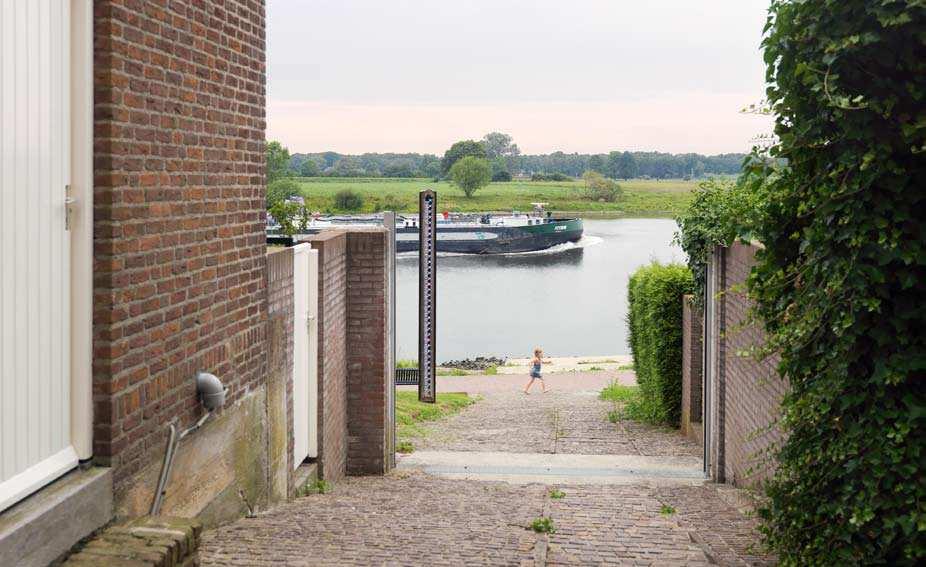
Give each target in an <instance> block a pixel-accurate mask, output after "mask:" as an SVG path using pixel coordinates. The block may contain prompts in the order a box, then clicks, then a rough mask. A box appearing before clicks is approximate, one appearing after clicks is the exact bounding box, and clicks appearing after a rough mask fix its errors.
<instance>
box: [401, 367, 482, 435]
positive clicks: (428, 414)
mask: <svg viewBox="0 0 926 567" xmlns="http://www.w3.org/2000/svg"><path fill="white" fill-rule="evenodd" d="M417 365H418V364H417V362H416V363H415V366H417ZM474 403H476V398H471V397H469V396H468V395H467V394H463V393H444V392H439V393H438V394H437V403H434V404H430V403H424V402H420V401H418V392H408V391H397V392H396V395H395V420H396V425H397V433H398V436H399V439H400V440H403V439H407V438H409V437H423V436H425V435H427V430H426V429H424V428H423V427H422V426H421V424H422V423H424V422H427V421H435V420H438V419H442V418H444V417H447V416H449V415H452V414H454V413H457V412H458V411H460V410H461V409H463V408H465V407H466V406H468V405H471V404H474Z"/></svg>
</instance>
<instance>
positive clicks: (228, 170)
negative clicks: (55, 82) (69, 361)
mask: <svg viewBox="0 0 926 567" xmlns="http://www.w3.org/2000/svg"><path fill="white" fill-rule="evenodd" d="M264 26H265V21H264V2H263V1H262V0H226V1H219V0H200V1H198V2H165V1H158V2H154V1H152V2H142V1H140V0H97V1H96V2H95V3H94V127H95V133H94V148H93V150H94V169H95V178H94V321H93V323H94V336H93V346H94V368H93V375H94V378H93V380H94V384H93V393H94V415H95V418H94V419H95V426H94V454H95V458H96V459H97V460H98V461H99V462H100V463H102V464H109V465H111V466H112V467H114V479H115V485H116V491H117V495H118V494H119V492H120V491H121V490H122V489H123V488H125V487H127V486H129V485H130V484H131V481H132V477H133V475H134V474H135V473H137V472H139V471H140V470H141V469H142V468H143V467H145V466H146V465H149V464H151V463H153V462H156V461H157V460H158V458H159V457H160V455H161V454H163V446H164V440H165V432H166V427H165V426H166V424H167V422H168V421H169V420H170V419H171V418H173V417H178V418H180V421H181V424H182V425H187V424H190V423H191V422H193V421H194V420H195V419H196V418H197V417H198V415H199V414H200V411H201V410H200V408H199V406H198V403H197V398H196V395H195V386H194V383H193V375H194V373H195V372H196V371H198V370H206V371H209V372H212V373H214V374H216V375H218V376H219V377H221V378H222V380H223V381H224V382H225V384H226V385H227V386H228V387H229V389H230V392H229V399H228V403H227V405H226V407H227V408H228V407H230V406H234V405H236V403H238V402H239V401H240V400H242V399H243V398H246V397H248V396H249V395H250V394H251V393H252V392H254V391H256V390H257V389H258V388H259V387H260V386H261V385H262V384H263V381H264V379H265V374H264V373H263V366H264V364H265V361H266V355H265V343H266V317H267V307H266V306H267V298H266V285H267V284H266V273H265V268H266V260H265V248H266V247H265V239H264V222H263V217H264V213H263V209H264V194H263V183H264V166H263V161H264V157H263V150H264V142H263V140H264V130H265V118H264V106H265V102H264V96H265V55H264V50H265V32H264ZM226 411H228V410H226Z"/></svg>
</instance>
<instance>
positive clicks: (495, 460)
mask: <svg viewBox="0 0 926 567" xmlns="http://www.w3.org/2000/svg"><path fill="white" fill-rule="evenodd" d="M397 468H398V469H399V470H403V469H404V470H419V471H423V472H424V473H426V474H430V475H434V476H439V477H444V478H458V479H468V480H492V481H502V482H508V483H510V484H530V483H541V484H574V485H575V484H645V485H652V486H665V485H679V484H683V485H698V484H704V483H705V482H707V479H706V478H705V476H704V471H703V469H702V461H701V459H700V458H698V457H646V456H641V455H572V454H564V453H559V454H551V453H501V452H463V451H418V452H415V453H412V454H409V455H402V456H400V458H399V461H398V464H397Z"/></svg>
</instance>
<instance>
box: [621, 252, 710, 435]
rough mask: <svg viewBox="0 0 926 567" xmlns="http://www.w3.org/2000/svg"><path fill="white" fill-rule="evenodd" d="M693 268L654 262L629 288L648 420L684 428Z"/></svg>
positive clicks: (633, 338)
mask: <svg viewBox="0 0 926 567" xmlns="http://www.w3.org/2000/svg"><path fill="white" fill-rule="evenodd" d="M693 285H694V282H693V281H692V276H691V270H689V269H688V268H687V267H685V266H682V265H680V264H667V265H662V264H659V263H657V262H653V263H652V264H650V265H648V266H643V267H641V268H639V269H638V270H637V271H636V272H634V273H633V274H632V275H631V276H630V283H629V284H628V290H627V291H628V305H629V314H628V316H627V323H628V326H629V330H630V333H629V334H630V350H631V352H632V353H633V360H634V365H635V367H636V373H637V383H638V384H639V385H640V397H641V401H640V404H641V411H643V412H644V413H645V414H646V420H647V421H652V422H664V423H668V424H671V425H678V421H679V417H680V414H681V397H682V296H683V295H685V294H686V293H691V290H692V288H693Z"/></svg>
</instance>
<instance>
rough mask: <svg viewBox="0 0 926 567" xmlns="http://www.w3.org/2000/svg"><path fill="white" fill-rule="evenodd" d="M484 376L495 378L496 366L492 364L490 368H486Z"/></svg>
mask: <svg viewBox="0 0 926 567" xmlns="http://www.w3.org/2000/svg"><path fill="white" fill-rule="evenodd" d="M485 374H486V376H496V375H497V374H498V366H497V365H495V364H493V365H492V366H488V367H486V369H485Z"/></svg>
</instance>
